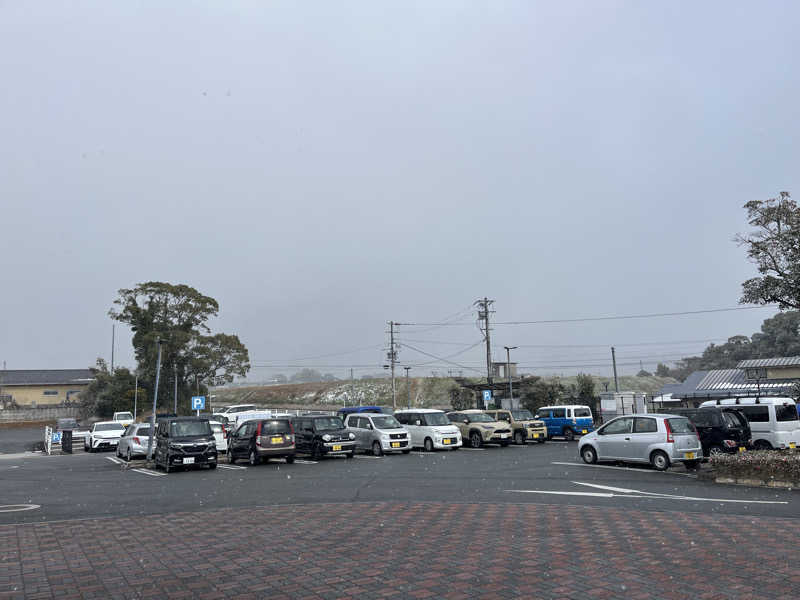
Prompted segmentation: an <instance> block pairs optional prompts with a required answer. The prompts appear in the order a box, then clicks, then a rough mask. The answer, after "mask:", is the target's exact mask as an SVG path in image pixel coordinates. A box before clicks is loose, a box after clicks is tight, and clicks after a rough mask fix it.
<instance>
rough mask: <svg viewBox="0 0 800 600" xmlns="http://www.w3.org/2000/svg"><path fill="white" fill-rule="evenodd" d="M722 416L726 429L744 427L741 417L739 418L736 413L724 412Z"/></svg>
mask: <svg viewBox="0 0 800 600" xmlns="http://www.w3.org/2000/svg"><path fill="white" fill-rule="evenodd" d="M722 416H723V417H724V418H725V424H726V425H727V426H728V427H744V423H742V419H741V417H739V415H737V414H736V413H734V412H729V411H725V412H724V413H722Z"/></svg>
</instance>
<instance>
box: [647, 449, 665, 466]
mask: <svg viewBox="0 0 800 600" xmlns="http://www.w3.org/2000/svg"><path fill="white" fill-rule="evenodd" d="M650 464H652V465H653V467H654V468H655V469H656V470H657V471H666V470H667V469H669V456H667V455H666V454H665V453H664V452H662V451H661V450H656V451H655V452H653V454H651V455H650Z"/></svg>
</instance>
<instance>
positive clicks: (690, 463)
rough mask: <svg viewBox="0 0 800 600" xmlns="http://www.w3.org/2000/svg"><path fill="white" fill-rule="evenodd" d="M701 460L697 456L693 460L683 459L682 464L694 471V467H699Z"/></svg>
mask: <svg viewBox="0 0 800 600" xmlns="http://www.w3.org/2000/svg"><path fill="white" fill-rule="evenodd" d="M701 462H703V461H702V460H700V459H699V458H697V459H695V460H685V461H683V464H684V466H685V467H686V468H687V469H688V470H692V471H694V470H695V469H698V468H700V463H701Z"/></svg>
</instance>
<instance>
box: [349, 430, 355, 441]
mask: <svg viewBox="0 0 800 600" xmlns="http://www.w3.org/2000/svg"><path fill="white" fill-rule="evenodd" d="M347 437H349V438H350V439H351V440H354V439H356V434H355V433H353V432H352V431H351V432H350V434H349V435H348V436H347Z"/></svg>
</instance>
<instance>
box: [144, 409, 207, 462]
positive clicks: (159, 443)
mask: <svg viewBox="0 0 800 600" xmlns="http://www.w3.org/2000/svg"><path fill="white" fill-rule="evenodd" d="M155 444H156V448H155V453H154V456H153V458H154V459H155V466H156V468H159V467H161V468H162V469H164V470H165V471H166V472H167V473H169V472H170V471H171V470H173V469H176V468H178V467H196V466H204V465H207V466H208V468H209V469H216V468H217V443H216V441H215V440H214V432H213V431H212V430H211V425H210V423H209V422H208V419H202V418H197V417H171V418H166V419H159V420H158V427H157V428H156V439H155Z"/></svg>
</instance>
